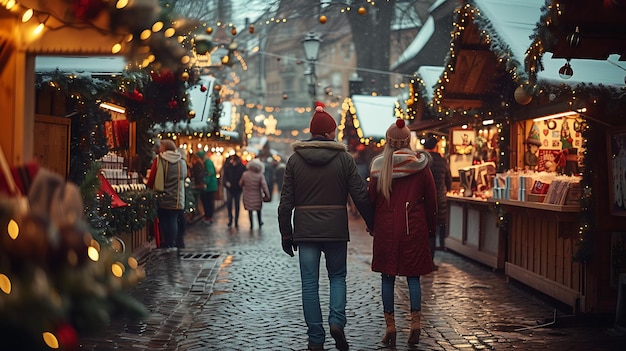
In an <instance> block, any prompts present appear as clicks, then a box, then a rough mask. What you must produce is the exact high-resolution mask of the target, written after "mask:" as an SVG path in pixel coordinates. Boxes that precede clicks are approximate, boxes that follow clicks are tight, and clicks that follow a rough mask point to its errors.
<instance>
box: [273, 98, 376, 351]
mask: <svg viewBox="0 0 626 351" xmlns="http://www.w3.org/2000/svg"><path fill="white" fill-rule="evenodd" d="M336 129H337V123H336V122H335V119H334V118H333V117H332V116H331V115H330V114H328V113H327V112H326V111H324V109H323V107H321V106H318V107H317V108H316V111H315V113H314V115H313V118H312V119H311V123H310V132H311V139H310V140H307V141H298V142H295V143H294V144H293V145H292V147H293V150H294V154H293V155H292V156H291V157H290V158H289V160H288V161H287V165H286V168H285V173H284V180H283V187H282V193H281V197H280V204H279V206H278V222H279V226H280V233H281V235H282V247H283V251H285V252H286V253H287V254H288V255H290V256H293V255H294V252H293V250H294V249H299V255H298V257H299V261H300V277H301V280H302V307H303V310H304V319H305V321H306V324H307V327H308V329H307V334H308V337H309V343H308V350H323V349H324V341H325V331H324V326H323V321H322V312H321V308H320V300H319V288H318V283H319V265H320V257H321V253H322V252H323V253H324V256H325V259H326V269H327V271H328V278H329V282H330V311H329V316H328V324H329V327H330V334H331V335H332V337H333V339H335V343H336V344H335V345H336V348H337V349H339V350H342V351H343V350H348V348H349V345H348V343H347V342H346V338H345V334H344V331H343V329H344V327H345V325H346V311H345V309H346V259H347V247H348V241H349V240H350V234H349V231H348V211H347V206H346V204H347V202H348V195H350V196H351V197H352V199H353V201H354V204H355V205H356V207H357V209H358V210H359V212H360V214H361V216H362V218H363V219H364V220H365V223H366V225H367V228H373V227H374V224H373V222H374V212H373V207H372V205H371V203H370V202H369V199H368V196H367V185H366V183H365V181H364V180H363V179H362V178H361V176H360V175H359V172H358V170H357V167H356V164H355V162H354V159H353V157H352V156H351V155H350V154H349V153H348V152H347V148H346V146H345V145H344V144H341V143H339V142H336V141H334V139H335V133H336ZM292 213H293V226H292Z"/></svg>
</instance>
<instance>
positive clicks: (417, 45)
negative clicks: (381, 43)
mask: <svg viewBox="0 0 626 351" xmlns="http://www.w3.org/2000/svg"><path fill="white" fill-rule="evenodd" d="M433 33H435V20H434V19H433V17H432V16H428V19H427V20H426V23H424V26H423V27H422V28H421V29H420V31H419V32H418V33H417V35H416V36H415V38H414V39H413V41H412V42H411V44H409V46H408V47H407V48H406V50H404V52H403V53H402V54H401V55H400V57H398V59H397V60H396V62H394V63H393V64H392V65H391V67H390V68H391V70H394V69H396V68H397V67H398V66H400V65H401V64H403V63H405V62H407V61H408V60H410V59H412V58H414V57H415V56H416V55H417V54H418V53H419V52H420V51H422V49H423V48H424V46H425V45H426V43H428V41H429V40H430V38H431V37H432V36H433Z"/></svg>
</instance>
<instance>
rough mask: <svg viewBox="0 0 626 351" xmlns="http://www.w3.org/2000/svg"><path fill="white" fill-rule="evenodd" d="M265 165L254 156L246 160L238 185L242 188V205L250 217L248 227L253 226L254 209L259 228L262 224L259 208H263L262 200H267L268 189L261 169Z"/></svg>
mask: <svg viewBox="0 0 626 351" xmlns="http://www.w3.org/2000/svg"><path fill="white" fill-rule="evenodd" d="M264 169H265V165H264V164H263V162H261V161H260V160H259V159H257V158H255V159H253V160H251V161H250V162H248V165H247V166H246V171H245V172H243V175H242V176H241V179H240V180H239V185H240V186H241V187H242V188H243V207H244V208H245V209H246V210H248V217H249V218H250V229H252V228H253V227H254V225H253V223H254V221H253V220H252V214H253V213H252V212H253V211H256V214H257V219H258V221H259V228H261V226H262V225H263V221H262V219H261V210H262V209H263V201H268V200H269V196H270V190H269V189H268V187H267V183H266V182H265V177H264V175H263V171H264Z"/></svg>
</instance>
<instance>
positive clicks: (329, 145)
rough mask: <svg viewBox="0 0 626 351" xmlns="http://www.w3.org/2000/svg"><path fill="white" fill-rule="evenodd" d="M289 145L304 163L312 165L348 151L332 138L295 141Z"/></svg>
mask: <svg viewBox="0 0 626 351" xmlns="http://www.w3.org/2000/svg"><path fill="white" fill-rule="evenodd" d="M291 147H292V148H293V151H294V152H295V153H297V154H298V155H300V156H301V157H302V158H303V159H304V161H305V162H306V163H308V164H311V165H314V166H317V165H325V164H327V163H328V162H330V161H331V160H332V159H333V158H335V156H337V154H339V153H340V152H347V151H348V148H347V147H346V145H344V144H342V143H339V142H336V141H333V140H309V141H296V142H295V143H293V144H291Z"/></svg>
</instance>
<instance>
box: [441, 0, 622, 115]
mask: <svg viewBox="0 0 626 351" xmlns="http://www.w3.org/2000/svg"><path fill="white" fill-rule="evenodd" d="M576 3H578V2H576ZM600 3H601V2H600ZM544 4H546V1H545V0H464V1H463V3H462V6H461V7H460V8H459V10H458V12H457V17H458V18H457V19H456V21H455V23H456V28H455V32H454V33H453V38H452V42H451V50H450V56H449V60H448V62H446V67H445V70H444V72H443V73H442V76H441V80H440V83H438V86H437V87H435V92H434V94H433V99H434V105H433V106H434V108H435V109H438V110H439V112H440V113H442V112H443V113H449V116H456V115H458V114H459V111H461V113H464V112H465V111H468V110H475V111H480V113H485V112H487V113H488V112H490V111H495V110H497V109H498V104H499V103H500V102H502V107H503V108H502V109H501V110H502V111H505V110H507V109H508V107H507V104H508V106H510V107H512V108H514V109H517V110H525V109H527V108H526V107H525V106H521V105H519V104H517V103H516V100H515V98H514V91H515V89H516V88H517V87H518V86H521V85H524V86H527V87H528V86H529V87H530V89H533V88H534V89H536V87H537V83H538V82H539V83H541V84H542V85H543V86H551V87H564V86H568V87H569V89H570V90H571V91H574V90H576V89H577V88H581V87H582V88H589V87H596V88H598V89H605V88H607V87H609V90H610V89H613V90H619V89H620V88H623V87H624V85H625V83H624V75H625V68H624V65H621V66H620V65H619V64H616V62H615V61H617V59H618V57H619V56H618V55H617V54H611V55H609V56H608V57H602V58H598V59H588V58H575V57H572V58H571V60H570V62H571V66H572V68H573V70H574V74H573V76H571V77H569V78H563V77H561V76H560V75H559V69H560V68H561V67H562V66H563V65H564V64H565V63H566V62H567V61H566V60H565V59H563V58H561V57H559V55H562V54H561V53H555V54H553V53H551V52H546V51H547V50H546V48H544V47H543V46H534V43H535V42H534V41H533V39H534V37H536V33H537V32H540V31H541V23H542V22H541V21H542V20H544V19H545V18H546V14H545V13H546V11H547V9H548V8H547V7H544V8H543V9H542V5H544ZM600 6H601V5H600ZM616 6H617V5H616ZM622 18H626V17H622ZM607 19H609V20H610V19H611V18H610V17H607ZM610 27H611V25H609V26H607V28H610ZM617 33H618V38H619V36H621V34H619V33H623V30H621V31H618V32H617ZM610 38H613V37H610ZM618 38H617V39H616V38H613V40H614V43H615V45H614V46H613V49H607V50H609V51H611V52H615V51H616V50H618V49H616V48H618V46H617V44H618V43H619V40H618ZM533 50H535V51H538V52H539V51H540V54H537V55H534V56H533V53H534V51H533ZM528 53H531V55H529V54H528ZM544 54H545V55H544ZM589 55H591V54H588V55H587V56H589ZM529 56H532V57H533V58H534V61H533V58H531V59H530V60H528V57H529ZM538 61H541V64H540V65H539V64H538V63H537V62H538ZM529 62H530V63H532V64H533V66H531V67H530V68H528V67H529V66H528V63H529ZM525 64H526V65H525ZM531 78H532V79H531ZM503 88H504V89H503ZM535 93H536V91H535ZM607 94H608V93H607ZM537 100H539V99H535V101H533V103H532V104H529V105H528V106H527V107H528V108H536V107H537V104H536V103H538V101H537ZM542 103H545V101H542ZM446 111H448V112H446ZM480 117H483V118H484V116H480ZM480 117H479V118H480Z"/></svg>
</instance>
